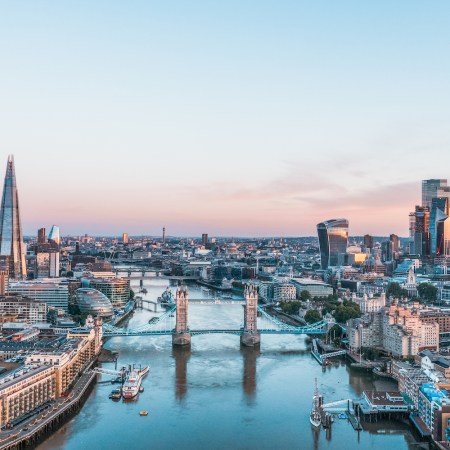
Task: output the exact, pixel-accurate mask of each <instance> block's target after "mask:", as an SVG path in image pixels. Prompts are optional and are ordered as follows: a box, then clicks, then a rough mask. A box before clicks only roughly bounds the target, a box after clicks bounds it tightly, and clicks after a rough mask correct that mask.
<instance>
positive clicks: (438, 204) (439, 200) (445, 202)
mask: <svg viewBox="0 0 450 450" xmlns="http://www.w3.org/2000/svg"><path fill="white" fill-rule="evenodd" d="M438 211H440V212H441V213H444V214H446V215H448V213H449V199H448V197H435V198H433V199H432V200H431V210H430V221H429V227H428V230H429V233H430V251H431V253H432V254H433V255H434V254H435V253H436V244H437V235H436V233H437V231H436V225H437V222H436V218H437V217H438V216H440V214H438Z"/></svg>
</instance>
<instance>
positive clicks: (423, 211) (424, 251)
mask: <svg viewBox="0 0 450 450" xmlns="http://www.w3.org/2000/svg"><path fill="white" fill-rule="evenodd" d="M411 217H413V218H414V220H413V221H411ZM429 219H430V210H429V208H428V206H419V205H416V209H415V211H414V212H413V213H411V214H410V236H411V237H412V238H413V248H412V249H411V250H410V251H411V253H413V254H415V255H417V256H428V255H429V254H430V236H429V232H428V229H429ZM411 224H412V225H411Z"/></svg>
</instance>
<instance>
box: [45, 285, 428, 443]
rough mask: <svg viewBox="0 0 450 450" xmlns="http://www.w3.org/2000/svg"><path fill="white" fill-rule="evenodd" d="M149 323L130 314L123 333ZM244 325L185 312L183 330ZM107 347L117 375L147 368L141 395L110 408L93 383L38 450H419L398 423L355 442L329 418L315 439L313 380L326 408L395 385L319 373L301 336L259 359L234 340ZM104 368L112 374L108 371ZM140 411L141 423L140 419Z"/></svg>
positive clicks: (224, 315) (121, 341) (236, 316)
mask: <svg viewBox="0 0 450 450" xmlns="http://www.w3.org/2000/svg"><path fill="white" fill-rule="evenodd" d="M133 284H134V283H133ZM168 285H169V282H168V281H167V280H161V279H155V280H151V281H146V284H145V288H146V289H147V290H148V293H147V294H146V298H148V299H152V300H154V299H156V298H157V297H158V296H160V295H161V293H162V292H163V291H164V289H165V288H166V286H168ZM134 289H135V291H136V292H137V290H138V288H137V287H136V286H134ZM172 290H173V292H174V291H175V287H172ZM189 294H190V297H191V298H199V297H200V296H201V295H207V294H205V292H204V291H202V290H200V289H199V288H198V287H196V286H189ZM139 295H141V294H139ZM154 316H155V313H153V312H150V311H147V310H137V311H136V312H135V313H134V316H133V317H132V319H131V320H130V322H129V326H130V327H133V326H137V325H141V324H145V323H147V322H148V321H149V319H150V318H151V317H154ZM242 322H243V308H242V306H241V305H226V304H223V305H191V306H190V308H189V323H190V326H191V328H208V327H209V328H225V327H227V326H228V327H229V328H237V327H239V326H241V324H242ZM105 347H106V348H108V349H110V350H114V351H118V352H119V361H118V365H119V366H121V365H125V364H132V363H137V364H143V365H149V366H150V373H149V374H148V375H147V377H146V378H145V379H144V383H143V386H144V388H145V391H144V392H143V393H141V394H139V396H138V398H137V399H136V400H135V401H131V402H127V403H125V402H124V401H122V400H120V401H118V402H114V401H112V400H110V399H109V398H108V395H109V393H110V392H111V390H112V389H113V387H114V386H113V385H111V384H105V383H98V384H97V385H96V386H95V387H94V390H93V391H92V393H91V395H90V397H89V399H88V400H87V402H86V404H85V405H84V406H83V408H82V410H81V411H80V413H79V414H78V415H77V416H75V417H74V418H73V419H72V420H71V421H69V422H68V423H67V424H65V425H64V426H63V427H62V428H61V429H60V430H58V431H57V432H56V433H55V434H54V435H52V436H51V437H49V438H48V439H47V440H46V441H45V442H43V443H42V444H41V445H40V446H39V447H38V449H39V450H54V449H67V450H80V449H84V450H89V449H99V448H100V449H130V450H132V449H139V450H140V449H150V448H152V449H177V448H183V449H184V450H191V449H192V450H194V449H220V450H222V449H223V450H226V449H227V450H228V449H333V450H335V449H336V450H349V448H351V447H354V448H358V449H361V450H366V449H379V448H384V449H396V450H401V449H411V450H412V449H417V448H419V447H418V446H417V441H416V440H415V437H414V436H413V435H412V434H411V432H410V431H409V430H410V429H409V426H408V425H405V424H402V423H399V422H392V421H391V422H378V423H377V424H370V427H367V426H366V425H364V428H365V429H364V431H362V432H360V433H359V434H358V433H357V432H356V431H354V430H353V428H352V427H351V425H350V424H349V423H348V422H347V420H343V419H338V418H336V420H335V422H334V424H333V427H332V432H331V434H328V435H327V433H326V431H325V430H324V429H321V430H320V431H316V430H313V429H312V428H311V425H310V423H309V413H310V409H311V402H312V396H313V390H314V378H315V377H317V379H318V385H319V390H320V392H321V393H322V394H323V395H324V397H325V403H329V402H333V401H337V400H341V399H347V398H358V397H360V395H361V393H362V391H363V390H364V389H380V390H381V389H386V390H388V389H396V385H395V383H392V382H390V381H386V380H376V379H374V378H373V377H372V376H371V375H368V374H362V373H359V372H355V371H353V370H351V369H350V368H349V366H347V365H346V364H344V363H343V362H341V363H337V364H336V365H335V366H332V367H329V368H327V369H326V370H325V372H323V371H322V368H321V367H320V366H319V364H318V363H317V362H316V361H315V359H313V358H312V356H311V355H310V352H309V342H308V339H307V338H306V337H305V336H289V335H263V336H262V343H261V348H260V349H259V350H254V349H243V348H240V345H239V337H238V336H234V335H202V336H194V337H193V338H192V347H191V350H190V351H189V350H184V349H178V350H177V351H175V350H173V349H172V343H171V338H170V336H161V337H130V338H127V337H116V338H112V339H110V340H108V341H107V342H106V344H105ZM103 367H105V368H111V369H114V364H112V363H108V364H103ZM108 378H110V377H105V376H104V377H103V379H108ZM141 410H147V411H149V415H148V416H146V417H141V416H139V411H141Z"/></svg>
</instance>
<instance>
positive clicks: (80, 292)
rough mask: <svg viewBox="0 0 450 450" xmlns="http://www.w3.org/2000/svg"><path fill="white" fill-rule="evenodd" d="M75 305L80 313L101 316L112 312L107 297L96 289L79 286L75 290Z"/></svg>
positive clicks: (109, 315)
mask: <svg viewBox="0 0 450 450" xmlns="http://www.w3.org/2000/svg"><path fill="white" fill-rule="evenodd" d="M76 295H77V305H78V307H79V308H80V311H81V312H82V313H88V314H92V315H95V316H100V317H103V318H106V317H111V316H112V315H113V314H114V311H113V307H112V304H111V302H110V301H109V299H108V297H107V296H106V295H104V294H102V293H101V292H99V291H97V290H96V289H90V288H80V289H77V291H76Z"/></svg>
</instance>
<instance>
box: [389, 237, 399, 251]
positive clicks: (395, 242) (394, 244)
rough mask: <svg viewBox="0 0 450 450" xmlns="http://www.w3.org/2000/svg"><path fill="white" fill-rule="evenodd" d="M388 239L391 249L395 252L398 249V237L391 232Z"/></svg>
mask: <svg viewBox="0 0 450 450" xmlns="http://www.w3.org/2000/svg"><path fill="white" fill-rule="evenodd" d="M389 240H390V241H391V242H392V251H393V252H395V253H397V252H398V251H399V250H400V239H399V238H398V236H397V235H396V234H391V235H390V236H389Z"/></svg>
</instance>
